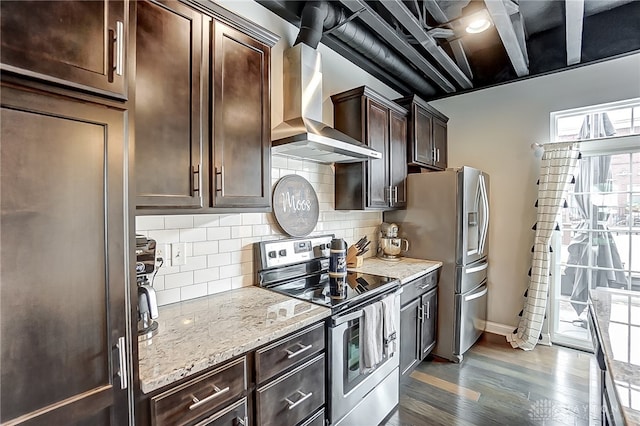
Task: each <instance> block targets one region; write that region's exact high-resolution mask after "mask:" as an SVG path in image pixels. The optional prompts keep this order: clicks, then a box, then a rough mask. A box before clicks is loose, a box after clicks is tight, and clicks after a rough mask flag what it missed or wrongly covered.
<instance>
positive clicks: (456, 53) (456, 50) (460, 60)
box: [449, 40, 473, 79]
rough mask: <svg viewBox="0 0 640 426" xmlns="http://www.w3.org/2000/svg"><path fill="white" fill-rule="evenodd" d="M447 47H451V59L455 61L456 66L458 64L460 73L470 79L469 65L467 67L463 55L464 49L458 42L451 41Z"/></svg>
mask: <svg viewBox="0 0 640 426" xmlns="http://www.w3.org/2000/svg"><path fill="white" fill-rule="evenodd" d="M449 46H451V50H452V51H453V57H454V58H455V60H456V64H458V66H459V67H460V69H461V70H462V72H463V73H464V74H465V75H466V76H467V77H469V78H470V79H472V78H473V72H472V71H471V65H469V60H468V59H467V55H466V54H465V53H464V49H463V47H462V43H461V42H460V40H454V41H452V42H451V43H449Z"/></svg>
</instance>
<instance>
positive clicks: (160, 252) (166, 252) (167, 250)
mask: <svg viewBox="0 0 640 426" xmlns="http://www.w3.org/2000/svg"><path fill="white" fill-rule="evenodd" d="M158 259H162V261H163V262H164V264H165V265H167V266H171V246H170V245H169V244H166V243H163V244H157V245H156V260H158Z"/></svg>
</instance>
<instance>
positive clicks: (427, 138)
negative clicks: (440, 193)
mask: <svg viewBox="0 0 640 426" xmlns="http://www.w3.org/2000/svg"><path fill="white" fill-rule="evenodd" d="M396 102H397V103H399V104H400V105H402V106H403V107H405V108H407V110H408V111H409V116H408V128H409V138H408V143H407V154H408V156H407V163H408V165H409V166H414V167H424V168H427V169H432V170H444V169H446V168H447V121H448V120H449V119H448V118H447V117H445V116H444V115H442V114H441V113H440V112H439V111H438V110H436V109H435V108H433V107H432V106H430V105H429V104H427V103H426V102H425V101H423V100H422V99H420V98H419V97H418V96H415V95H413V96H408V97H405V98H401V99H396Z"/></svg>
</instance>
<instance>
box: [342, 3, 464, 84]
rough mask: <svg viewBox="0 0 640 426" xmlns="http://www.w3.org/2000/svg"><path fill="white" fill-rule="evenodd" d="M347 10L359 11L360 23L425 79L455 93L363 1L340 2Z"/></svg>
mask: <svg viewBox="0 0 640 426" xmlns="http://www.w3.org/2000/svg"><path fill="white" fill-rule="evenodd" d="M340 3H342V4H343V5H344V6H345V7H346V8H347V9H349V10H350V11H351V12H353V13H355V12H358V11H360V10H362V12H361V13H360V16H359V17H358V18H359V19H360V20H361V21H362V22H364V23H365V24H367V25H368V26H369V27H370V28H371V29H372V30H373V31H375V32H376V33H377V34H378V35H379V36H380V37H381V38H382V39H383V40H385V41H386V42H387V43H389V44H390V45H391V46H392V47H393V48H395V49H396V50H398V51H399V52H401V53H402V55H404V56H405V57H406V58H407V60H409V61H410V62H411V63H412V64H413V65H415V66H416V68H418V69H419V70H420V71H422V72H423V73H424V74H425V75H426V76H427V77H429V78H430V79H431V80H432V81H433V82H434V83H435V84H437V85H438V86H439V87H440V88H441V89H442V90H444V91H445V92H446V93H453V92H455V91H456V88H455V86H454V85H453V84H452V83H451V82H450V81H449V80H447V78H446V77H445V76H444V75H442V73H441V72H440V71H438V70H437V69H436V68H435V67H434V66H433V65H432V64H430V63H429V61H427V60H426V59H425V58H424V56H422V55H421V54H420V52H418V51H417V50H416V49H414V48H413V46H411V45H410V44H409V43H408V42H407V41H406V40H405V39H404V38H403V37H400V35H399V34H398V33H397V32H396V31H395V30H394V29H393V28H392V27H391V26H389V25H388V24H387V23H386V22H385V20H384V19H382V18H381V17H380V16H379V15H378V14H377V13H376V12H375V11H374V10H373V9H372V8H371V6H369V5H368V4H367V3H366V2H365V1H364V0H340Z"/></svg>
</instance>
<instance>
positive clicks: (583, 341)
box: [550, 98, 640, 347]
mask: <svg viewBox="0 0 640 426" xmlns="http://www.w3.org/2000/svg"><path fill="white" fill-rule="evenodd" d="M551 133H552V138H553V139H552V140H553V141H554V142H561V141H572V140H580V141H582V142H581V152H582V160H580V161H579V163H578V167H577V170H576V173H575V178H576V179H575V185H572V186H571V187H570V188H569V193H568V194H567V207H568V208H565V209H562V211H561V213H560V218H559V224H560V232H559V233H556V234H557V235H556V236H555V240H554V243H553V249H554V266H553V279H552V286H553V288H552V292H551V295H550V303H551V317H552V318H551V319H552V326H551V330H550V331H551V335H552V340H553V341H555V342H558V343H567V344H570V345H573V346H579V347H588V346H589V342H588V338H589V335H588V333H587V321H586V311H587V310H586V306H587V297H588V291H589V290H590V289H593V288H596V287H608V288H617V289H624V290H630V291H640V98H638V99H633V100H628V101H622V102H616V103H612V104H606V105H597V106H594V107H589V108H580V109H576V110H569V111H560V112H556V113H552V114H551Z"/></svg>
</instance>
